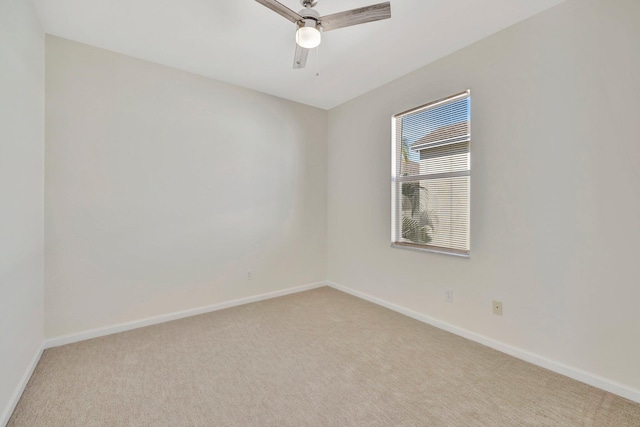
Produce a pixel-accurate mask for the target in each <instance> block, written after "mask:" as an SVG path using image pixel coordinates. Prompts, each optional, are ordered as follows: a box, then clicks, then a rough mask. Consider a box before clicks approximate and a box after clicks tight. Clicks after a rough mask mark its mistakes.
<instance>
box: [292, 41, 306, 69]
mask: <svg viewBox="0 0 640 427" xmlns="http://www.w3.org/2000/svg"><path fill="white" fill-rule="evenodd" d="M308 56H309V49H305V48H304V47H301V46H300V45H299V44H298V43H296V54H295V56H294V58H293V69H294V70H295V69H298V68H304V67H305V65H307V57H308Z"/></svg>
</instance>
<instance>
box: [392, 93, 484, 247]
mask: <svg viewBox="0 0 640 427" xmlns="http://www.w3.org/2000/svg"><path fill="white" fill-rule="evenodd" d="M464 98H471V90H470V89H467V90H465V91H464V92H460V93H457V94H454V95H451V96H447V97H444V98H440V99H437V100H435V101H432V102H428V103H426V104H423V105H420V106H418V107H414V108H411V109H409V110H406V111H403V112H401V113H398V114H394V115H393V116H392V117H391V164H392V171H391V245H390V247H392V248H397V249H407V250H412V251H418V252H431V253H437V254H443V255H452V256H455V257H459V258H470V257H471V235H469V249H468V250H460V249H453V248H446V247H440V246H430V245H421V244H418V243H409V242H396V241H394V240H397V239H396V231H397V230H396V228H397V206H396V200H397V199H396V197H397V194H396V192H397V191H396V187H397V186H396V184H397V183H398V182H405V181H415V180H416V178H418V179H422V178H430V179H433V178H434V177H436V176H435V175H415V176H410V177H404V176H398V175H397V173H398V170H399V167H398V161H399V159H398V156H397V152H398V147H397V145H396V144H397V141H396V136H397V129H396V123H397V120H398V119H400V118H402V117H404V116H407V115H410V114H414V113H419V112H421V111H424V110H427V109H431V108H436V107H437V106H438V105H441V104H448V103H451V102H456V101H459V100H461V99H464ZM471 126H472V124H471V120H469V133H468V134H467V135H466V136H464V137H458V138H455V139H456V140H455V141H451V142H448V141H438V142H436V143H432V144H433V147H432V146H431V144H429V145H426V146H425V147H423V148H425V149H428V148H434V147H437V146H440V145H442V146H444V145H449V144H452V143H458V142H469V170H468V171H465V172H453V173H447V174H446V176H469V177H471V170H472V169H473V168H472V158H473V156H472V155H471V149H472V148H471V147H472V144H471ZM451 139H454V138H451ZM436 175H440V174H436ZM471 192H472V189H471V181H469V233H471V231H470V229H471V218H472V215H471Z"/></svg>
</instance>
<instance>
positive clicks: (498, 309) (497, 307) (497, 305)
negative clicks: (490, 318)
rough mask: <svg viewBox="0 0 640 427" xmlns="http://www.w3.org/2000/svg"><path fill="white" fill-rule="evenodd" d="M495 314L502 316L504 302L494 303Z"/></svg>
mask: <svg viewBox="0 0 640 427" xmlns="http://www.w3.org/2000/svg"><path fill="white" fill-rule="evenodd" d="M493 314H496V315H498V316H502V301H495V300H494V301H493Z"/></svg>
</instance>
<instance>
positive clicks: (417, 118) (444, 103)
mask: <svg viewBox="0 0 640 427" xmlns="http://www.w3.org/2000/svg"><path fill="white" fill-rule="evenodd" d="M470 104H471V98H470V92H469V91H466V92H463V93H460V94H457V95H454V96H451V97H448V98H444V99H440V100H437V101H434V102H431V103H429V104H426V105H423V106H420V107H417V108H414V109H412V110H410V111H405V112H403V113H400V114H396V115H395V116H394V117H393V123H392V125H393V139H394V142H393V168H392V169H393V172H392V182H391V184H392V185H391V187H392V202H393V207H392V244H393V246H396V247H408V248H417V249H425V250H433V251H438V252H445V253H451V254H456V255H469V252H470V242H469V240H470V239H469V235H470V230H469V228H470V184H471V182H470V180H471V159H470V153H471V108H470Z"/></svg>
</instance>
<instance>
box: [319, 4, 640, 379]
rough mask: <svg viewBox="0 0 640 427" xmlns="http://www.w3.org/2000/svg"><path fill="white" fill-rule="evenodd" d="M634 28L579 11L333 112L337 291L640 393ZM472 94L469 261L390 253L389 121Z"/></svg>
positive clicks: (501, 36)
mask: <svg viewBox="0 0 640 427" xmlns="http://www.w3.org/2000/svg"><path fill="white" fill-rule="evenodd" d="M639 28H640V2H638V1H637V0H615V1H611V0H569V1H568V2H566V3H563V4H561V5H559V6H557V7H555V8H553V9H550V10H549V11H547V12H544V13H542V14H540V15H537V16H535V17H533V18H531V19H529V20H527V21H524V22H522V23H520V24H517V25H515V26H513V27H511V28H509V29H507V30H505V31H502V32H500V33H498V34H496V35H494V36H491V37H489V38H487V39H485V40H483V41H480V42H478V43H476V44H474V45H472V46H470V47H468V48H465V49H463V50H461V51H459V52H457V53H455V54H453V55H450V56H448V57H446V58H444V59H443V60H440V61H438V62H436V63H434V64H431V65H429V66H427V67H425V68H422V69H420V70H418V71H416V72H414V73H412V74H410V75H407V76H405V77H403V78H401V79H398V80H396V81H393V82H391V83H389V84H387V85H385V86H383V87H381V88H379V89H377V90H374V91H372V92H370V93H368V94H366V95H364V96H362V97H360V98H357V99H355V100H353V101H351V102H349V103H346V104H344V105H342V106H340V107H338V108H336V109H334V110H332V111H331V112H330V114H329V158H328V159H329V160H328V170H329V174H328V194H329V196H328V203H329V209H328V210H329V214H328V226H329V239H328V278H329V280H331V281H333V282H336V283H337V284H339V285H343V286H347V287H351V288H353V289H355V290H357V291H360V292H364V293H366V294H369V295H371V296H373V297H377V298H381V299H383V300H386V301H388V302H391V303H394V304H397V305H400V306H403V307H406V308H408V309H411V310H414V311H416V312H418V313H422V314H425V315H429V316H432V317H434V318H437V319H440V320H441V321H444V322H447V323H449V324H452V325H454V326H455V327H457V328H463V329H467V330H469V331H472V332H475V333H477V334H481V335H484V336H487V337H489V338H491V339H493V340H496V341H499V342H502V343H506V344H508V345H511V346H515V347H519V348H521V349H524V350H525V351H529V352H532V353H534V354H536V355H538V356H542V357H546V358H549V359H551V360H554V361H556V362H559V363H563V364H566V365H569V366H570V367H572V368H575V369H581V370H584V371H587V372H589V373H590V374H593V375H599V376H602V377H605V378H606V379H608V380H609V381H613V382H618V383H621V384H623V385H625V386H627V387H628V388H630V389H634V388H635V390H636V391H637V390H640V369H639V366H640V365H639V361H640V310H639V309H638V304H639V301H640V286H638V280H639V279H638V277H639V275H640V270H639V265H640V264H639V262H638V246H637V245H638V242H639V241H640V225H639V224H638V219H639V218H640V173H639V170H640V169H639V167H638V159H640V144H639V142H638V135H640V120H638V111H640V79H639V78H638V74H637V72H638V70H639V69H640V55H638V46H640V30H639ZM465 89H471V94H472V184H471V185H472V207H471V208H472V211H471V212H472V219H471V227H472V228H471V258H470V259H464V258H457V257H452V256H446V255H438V254H432V253H420V252H413V251H408V250H403V249H394V248H390V247H389V243H390V215H391V213H390V212H391V207H390V197H391V196H390V183H389V180H390V175H391V160H390V155H391V147H390V144H391V129H390V126H391V116H392V115H393V114H395V113H398V112H401V111H405V110H407V109H410V108H412V107H415V106H418V105H421V104H424V103H426V102H429V101H431V100H435V99H439V98H441V97H444V96H447V95H451V94H455V93H458V92H460V91H462V90H465ZM354 177H359V178H357V179H356V178H354ZM363 177H366V178H363ZM445 289H452V290H454V302H453V303H452V304H451V303H446V302H445V298H444V290H445ZM492 299H498V300H501V301H503V302H504V316H502V317H498V316H495V315H493V314H492V313H491V301H492Z"/></svg>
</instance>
